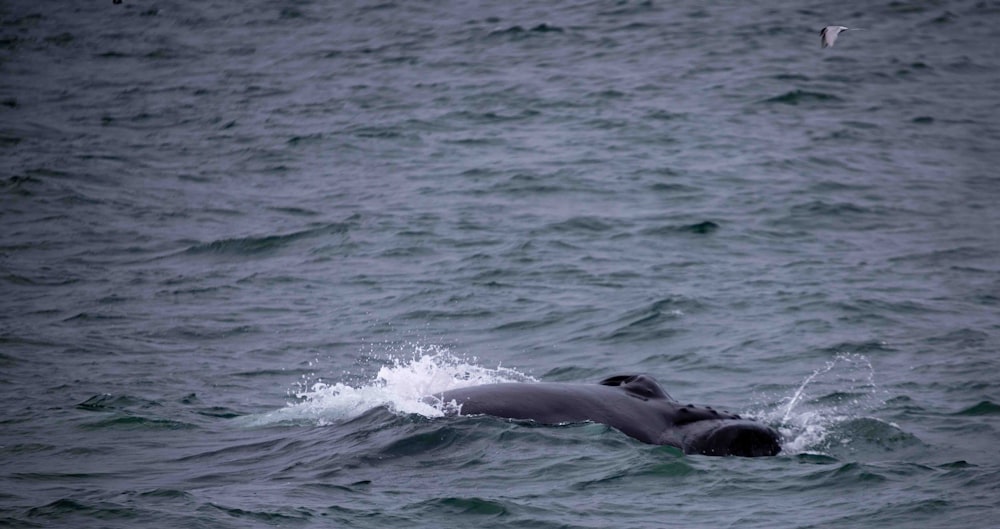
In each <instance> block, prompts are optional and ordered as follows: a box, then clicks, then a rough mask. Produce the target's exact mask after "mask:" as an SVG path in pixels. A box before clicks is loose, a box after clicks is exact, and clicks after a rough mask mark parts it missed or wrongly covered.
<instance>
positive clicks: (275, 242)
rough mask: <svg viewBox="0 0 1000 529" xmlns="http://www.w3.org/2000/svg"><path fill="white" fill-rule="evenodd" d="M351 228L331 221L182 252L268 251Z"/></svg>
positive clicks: (221, 242)
mask: <svg viewBox="0 0 1000 529" xmlns="http://www.w3.org/2000/svg"><path fill="white" fill-rule="evenodd" d="M350 228H351V224H350V223H347V222H332V223H329V224H324V225H322V226H319V227H315V228H310V229H306V230H300V231H296V232H292V233H287V234H283V235H266V236H263V237H239V238H234V239H219V240H216V241H212V242H208V243H202V244H196V245H194V246H191V247H189V248H188V249H187V250H185V251H184V253H187V254H195V255H201V254H233V255H252V254H259V253H265V252H270V251H273V250H277V249H279V248H282V247H284V246H288V245H290V244H292V243H294V242H296V241H299V240H302V239H308V238H312V237H322V236H326V235H337V234H342V233H346V232H347V231H348V230H349V229H350Z"/></svg>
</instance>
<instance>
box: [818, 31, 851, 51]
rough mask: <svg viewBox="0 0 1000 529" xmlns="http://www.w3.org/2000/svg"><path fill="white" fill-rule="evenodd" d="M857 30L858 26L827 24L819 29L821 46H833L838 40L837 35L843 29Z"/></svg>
mask: <svg viewBox="0 0 1000 529" xmlns="http://www.w3.org/2000/svg"><path fill="white" fill-rule="evenodd" d="M849 29H851V30H854V31H857V30H858V28H845V27H844V26H827V27H825V28H823V29H821V30H819V42H820V47H821V48H826V47H827V46H833V43H834V42H837V35H839V34H840V32H841V31H847V30H849Z"/></svg>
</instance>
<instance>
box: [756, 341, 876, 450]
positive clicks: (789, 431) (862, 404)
mask: <svg viewBox="0 0 1000 529" xmlns="http://www.w3.org/2000/svg"><path fill="white" fill-rule="evenodd" d="M877 393H878V387H877V385H876V384H875V369H874V367H873V366H872V364H871V361H870V360H869V359H868V357H866V356H865V355H861V354H846V353H845V354H838V355H837V356H835V357H834V358H833V359H832V360H830V361H828V362H826V364H825V365H824V366H823V367H820V368H818V369H816V370H815V371H813V372H812V374H810V375H809V376H807V377H806V378H805V379H804V380H803V381H802V383H801V384H799V386H798V387H797V388H796V389H795V391H793V392H792V393H791V395H789V396H788V397H786V398H785V399H783V401H782V403H781V405H779V406H778V407H777V408H776V409H774V410H772V411H770V412H767V413H764V414H762V416H761V418H762V419H763V420H764V421H766V422H771V423H777V425H778V429H779V431H780V432H781V435H782V437H783V438H784V443H783V451H784V452H785V453H787V454H798V453H803V452H815V451H821V452H822V451H825V450H826V449H828V448H830V447H831V445H832V444H833V443H836V442H839V443H840V444H848V443H850V442H851V439H850V437H842V436H838V435H833V432H835V431H837V430H838V427H839V426H840V425H842V424H845V423H848V422H850V421H854V420H856V419H860V418H864V417H865V414H866V413H868V412H869V411H871V410H872V409H874V408H875V406H876V405H877V404H878V403H877V402H876V401H877V398H876V397H877Z"/></svg>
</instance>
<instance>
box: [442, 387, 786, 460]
mask: <svg viewBox="0 0 1000 529" xmlns="http://www.w3.org/2000/svg"><path fill="white" fill-rule="evenodd" d="M428 401H436V402H438V403H444V404H448V403H454V404H456V405H457V406H454V407H452V409H453V410H455V411H453V412H452V413H457V414H460V415H492V416H495V417H505V418H509V419H523V420H532V421H535V422H538V423H542V424H566V423H576V422H588V421H589V422H596V423H601V424H606V425H608V426H611V427H614V428H616V429H618V430H621V431H622V432H623V433H624V434H626V435H628V436H631V437H634V438H636V439H638V440H640V441H642V442H644V443H650V444H656V445H669V446H674V447H677V448H680V449H681V450H683V451H684V453H687V454H703V455H713V456H747V457H755V456H773V455H775V454H777V453H778V452H780V451H781V436H780V435H779V434H778V432H777V431H775V430H774V429H773V428H770V427H768V426H765V425H763V424H760V423H758V422H755V421H751V420H746V419H743V418H741V417H740V416H739V415H735V414H731V413H728V412H724V411H717V410H714V409H712V408H711V407H698V406H692V405H690V404H687V405H684V404H681V403H679V402H677V401H676V400H674V399H673V398H671V397H670V395H668V394H667V393H666V392H665V391H663V389H662V388H660V385H659V384H657V382H656V380H655V379H653V377H651V376H648V375H622V376H614V377H610V378H606V379H604V380H602V381H601V382H600V383H598V384H570V383H558V382H556V383H537V384H532V383H510V384H487V385H483V386H472V387H468V388H459V389H453V390H450V391H445V392H444V393H439V394H437V395H434V396H433V397H431V398H430V399H428ZM446 409H448V407H447V406H446Z"/></svg>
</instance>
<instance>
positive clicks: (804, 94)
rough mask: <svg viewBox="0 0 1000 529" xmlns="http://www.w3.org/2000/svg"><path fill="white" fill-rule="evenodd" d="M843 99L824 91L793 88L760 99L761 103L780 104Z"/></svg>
mask: <svg viewBox="0 0 1000 529" xmlns="http://www.w3.org/2000/svg"><path fill="white" fill-rule="evenodd" d="M840 101H843V99H841V98H839V97H837V96H835V95H833V94H827V93H824V92H810V91H808V90H799V89H795V90H792V91H790V92H785V93H784V94H781V95H778V96H774V97H771V98H768V99H765V100H763V101H761V102H762V103H768V104H772V103H777V104H782V105H798V104H808V103H836V102H840Z"/></svg>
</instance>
